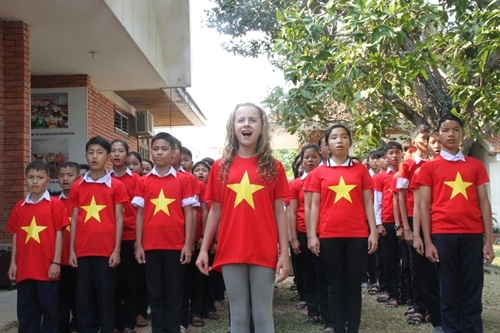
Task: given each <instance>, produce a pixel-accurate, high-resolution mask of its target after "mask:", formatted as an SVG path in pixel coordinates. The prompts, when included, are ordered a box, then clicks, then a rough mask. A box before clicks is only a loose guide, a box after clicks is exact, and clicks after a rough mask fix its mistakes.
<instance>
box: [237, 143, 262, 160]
mask: <svg viewBox="0 0 500 333" xmlns="http://www.w3.org/2000/svg"><path fill="white" fill-rule="evenodd" d="M256 148H257V146H256V145H254V146H250V147H245V146H242V145H240V146H239V147H238V149H237V150H236V154H237V155H238V156H240V157H243V158H250V157H253V156H255V155H256V154H257V151H256Z"/></svg>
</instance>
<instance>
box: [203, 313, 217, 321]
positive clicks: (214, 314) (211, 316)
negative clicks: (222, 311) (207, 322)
mask: <svg viewBox="0 0 500 333" xmlns="http://www.w3.org/2000/svg"><path fill="white" fill-rule="evenodd" d="M203 318H208V319H212V320H218V319H219V315H218V314H217V313H215V312H213V311H209V312H207V314H206V315H204V316H203Z"/></svg>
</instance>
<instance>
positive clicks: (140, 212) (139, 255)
mask: <svg viewBox="0 0 500 333" xmlns="http://www.w3.org/2000/svg"><path fill="white" fill-rule="evenodd" d="M143 225H144V208H143V207H137V215H136V218H135V246H134V247H135V248H134V252H135V260H137V262H138V263H139V264H145V263H146V255H145V254H144V248H143V247H142V234H143Z"/></svg>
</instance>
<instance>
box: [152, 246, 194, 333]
mask: <svg viewBox="0 0 500 333" xmlns="http://www.w3.org/2000/svg"><path fill="white" fill-rule="evenodd" d="M180 257H181V251H177V250H150V251H146V285H147V287H148V303H149V306H150V307H151V315H152V323H151V328H152V332H153V333H179V332H180V326H181V316H182V296H183V289H184V269H185V265H181V263H180Z"/></svg>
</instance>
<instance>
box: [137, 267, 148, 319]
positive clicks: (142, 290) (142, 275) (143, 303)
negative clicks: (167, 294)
mask: <svg viewBox="0 0 500 333" xmlns="http://www.w3.org/2000/svg"><path fill="white" fill-rule="evenodd" d="M144 266H145V265H139V268H138V272H137V315H141V316H143V317H144V318H146V317H147V316H148V288H146V271H145V267H144Z"/></svg>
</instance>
